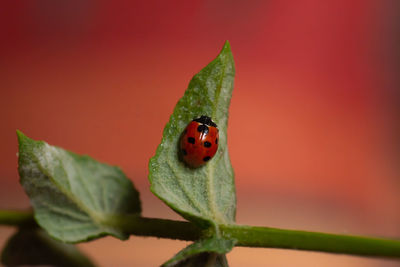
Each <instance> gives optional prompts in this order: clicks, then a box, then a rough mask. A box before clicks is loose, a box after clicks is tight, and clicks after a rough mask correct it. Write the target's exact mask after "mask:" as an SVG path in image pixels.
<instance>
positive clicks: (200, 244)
mask: <svg viewBox="0 0 400 267" xmlns="http://www.w3.org/2000/svg"><path fill="white" fill-rule="evenodd" d="M235 243H236V241H235V240H227V239H222V238H217V237H211V238H208V239H204V240H200V241H197V242H195V243H193V244H191V245H189V246H188V247H186V248H184V249H183V250H181V251H180V252H179V253H178V254H176V255H175V256H174V257H173V258H172V259H170V260H169V261H167V262H166V263H164V265H163V267H178V266H185V267H186V266H215V267H219V266H221V267H225V266H228V263H227V260H226V257H225V254H226V253H228V252H229V251H231V250H232V248H233V247H234V245H235Z"/></svg>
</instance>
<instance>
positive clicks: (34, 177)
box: [17, 131, 141, 242]
mask: <svg viewBox="0 0 400 267" xmlns="http://www.w3.org/2000/svg"><path fill="white" fill-rule="evenodd" d="M17 134H18V141H19V161H18V171H19V174H20V182H21V184H22V186H23V187H24V189H25V191H26V193H27V194H28V196H29V198H30V200H31V203H32V205H33V208H34V211H35V219H36V221H37V222H38V224H39V225H40V226H41V227H43V228H44V229H45V230H46V231H47V232H48V233H49V234H50V235H51V236H52V237H54V238H56V239H59V240H62V241H64V242H80V241H86V240H90V239H93V238H96V237H100V236H104V235H107V234H110V235H113V236H115V237H118V238H120V239H126V238H128V236H129V235H128V234H126V233H124V232H123V231H121V230H120V227H119V226H118V224H119V223H118V221H117V219H116V218H118V216H119V215H124V214H137V215H139V214H140V212H141V206H140V200H139V194H138V192H137V191H136V189H135V188H134V187H133V185H132V182H131V181H130V180H129V179H127V178H126V176H125V175H124V174H123V172H122V171H121V170H120V169H119V168H118V167H113V166H109V165H107V164H103V163H99V162H97V161H95V160H94V159H92V158H90V157H89V156H80V155H77V154H74V153H72V152H69V151H66V150H63V149H61V148H58V147H54V146H50V145H48V144H47V143H45V142H43V141H34V140H32V139H30V138H28V137H26V136H25V135H24V134H23V133H21V132H19V131H18V132H17Z"/></svg>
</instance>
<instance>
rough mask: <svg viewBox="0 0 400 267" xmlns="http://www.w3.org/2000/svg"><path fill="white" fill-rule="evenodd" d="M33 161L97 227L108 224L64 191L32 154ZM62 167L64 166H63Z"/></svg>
mask: <svg viewBox="0 0 400 267" xmlns="http://www.w3.org/2000/svg"><path fill="white" fill-rule="evenodd" d="M31 158H32V160H34V161H35V163H36V164H37V166H38V168H39V170H40V171H41V172H42V173H44V174H45V175H46V177H48V178H49V179H50V181H51V182H52V183H53V184H54V185H55V187H56V188H57V189H58V190H59V191H60V192H61V193H62V194H64V195H65V196H67V198H68V199H69V200H70V201H72V203H74V204H75V205H76V206H77V207H78V208H79V209H80V210H81V211H83V212H85V213H86V214H87V215H88V216H89V217H90V218H92V220H93V221H94V223H95V225H97V226H99V227H102V226H103V224H104V223H105V222H107V221H108V220H107V218H106V217H105V216H98V214H97V213H95V212H92V211H91V210H90V209H88V208H87V207H86V205H85V204H84V203H83V202H81V201H80V200H79V199H77V198H75V197H74V195H73V194H72V193H70V192H69V191H66V190H64V189H63V186H61V185H60V184H59V183H58V182H57V181H56V180H55V179H54V178H53V176H52V175H50V174H49V173H48V172H47V171H46V170H45V168H43V166H42V165H41V164H40V160H39V158H38V157H37V156H36V155H35V154H34V153H32V157H31ZM61 166H62V165H61ZM62 168H63V170H64V172H66V170H65V168H64V167H63V166H62Z"/></svg>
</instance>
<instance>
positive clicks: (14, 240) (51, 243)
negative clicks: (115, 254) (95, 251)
mask: <svg viewBox="0 0 400 267" xmlns="http://www.w3.org/2000/svg"><path fill="white" fill-rule="evenodd" d="M1 263H2V264H3V265H4V266H21V265H24V266H26V265H30V266H32V265H40V266H43V265H46V266H47V265H51V266H58V267H69V266H76V267H94V266H95V265H94V264H93V263H92V262H91V261H90V260H89V259H88V258H87V257H86V256H85V255H83V254H82V253H81V252H80V251H79V250H78V249H77V248H76V247H75V246H74V245H70V244H65V243H61V242H59V241H57V240H55V239H53V238H51V237H50V236H48V235H47V234H46V232H45V231H43V230H42V229H39V228H29V229H20V230H19V231H18V232H17V233H16V234H15V235H13V236H12V237H11V238H10V239H9V240H8V242H7V244H6V246H5V248H4V249H3V252H2V255H1Z"/></svg>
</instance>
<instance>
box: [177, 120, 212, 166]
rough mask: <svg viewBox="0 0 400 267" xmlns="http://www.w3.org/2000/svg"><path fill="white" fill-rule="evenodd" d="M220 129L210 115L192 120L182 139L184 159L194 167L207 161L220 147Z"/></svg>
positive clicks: (181, 148)
mask: <svg viewBox="0 0 400 267" xmlns="http://www.w3.org/2000/svg"><path fill="white" fill-rule="evenodd" d="M218 132H219V130H218V128H217V125H216V124H215V123H214V122H213V121H212V120H211V118H210V117H207V116H201V117H200V118H197V119H194V120H192V121H191V122H190V123H189V124H188V126H186V129H185V131H184V132H183V135H182V137H181V140H180V150H181V151H180V152H181V153H182V156H183V161H184V162H185V163H186V164H187V165H188V166H189V167H192V168H197V167H200V166H202V165H204V164H205V163H207V162H208V161H209V160H210V159H212V157H214V155H215V153H216V152H217V149H218V141H219V140H218V138H219V133H218Z"/></svg>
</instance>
